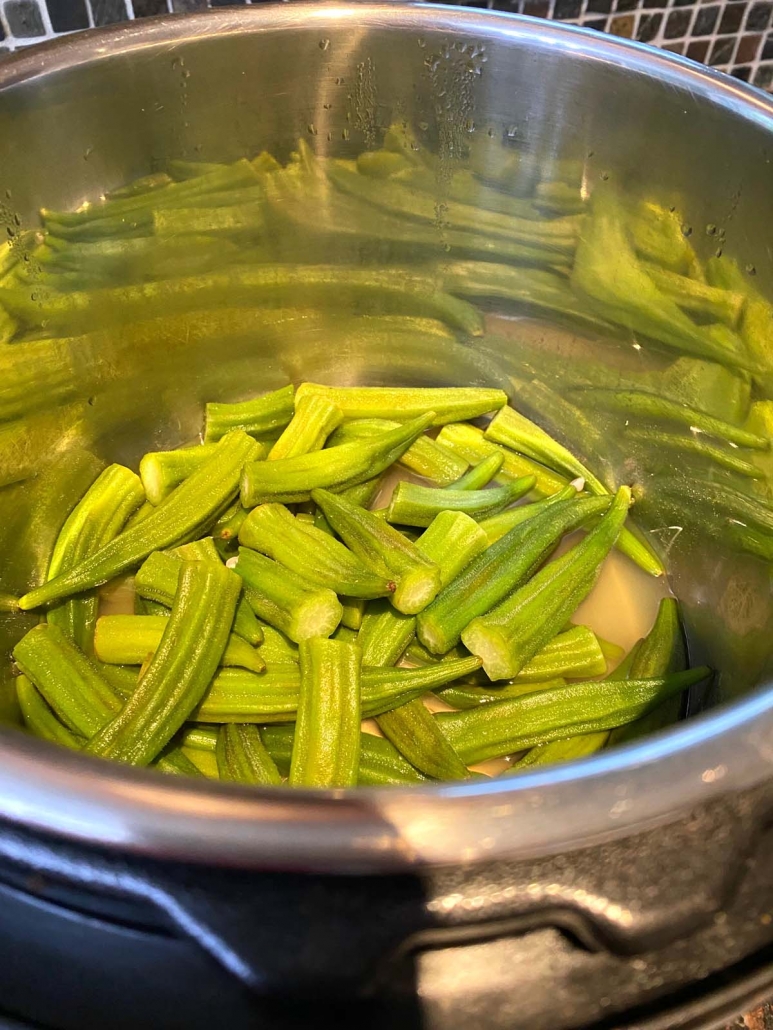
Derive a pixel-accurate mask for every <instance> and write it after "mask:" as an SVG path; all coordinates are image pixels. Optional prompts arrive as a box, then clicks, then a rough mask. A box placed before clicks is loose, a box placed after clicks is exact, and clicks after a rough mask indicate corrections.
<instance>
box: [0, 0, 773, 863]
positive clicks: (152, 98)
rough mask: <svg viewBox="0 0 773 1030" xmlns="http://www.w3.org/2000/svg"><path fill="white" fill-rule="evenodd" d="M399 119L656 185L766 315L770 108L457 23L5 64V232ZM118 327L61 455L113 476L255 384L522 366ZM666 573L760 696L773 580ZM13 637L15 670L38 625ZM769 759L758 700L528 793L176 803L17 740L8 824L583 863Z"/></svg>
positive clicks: (234, 793)
mask: <svg viewBox="0 0 773 1030" xmlns="http://www.w3.org/2000/svg"><path fill="white" fill-rule="evenodd" d="M394 117H406V118H410V119H411V120H412V121H413V122H416V123H418V124H426V125H427V134H428V139H429V140H430V142H432V143H434V142H438V141H439V146H440V148H441V150H442V149H443V148H445V152H446V153H447V154H449V155H451V156H452V157H453V155H454V153H455V152H456V151H458V150H459V148H460V147H461V143H462V141H463V140H464V139H467V138H469V137H470V136H471V135H472V134H473V133H474V134H477V137H476V138H482V139H484V140H485V138H486V136H487V135H490V137H491V138H497V137H499V138H501V137H502V135H505V136H507V137H508V138H511V139H515V140H517V142H518V143H519V144H520V146H521V147H522V148H523V149H524V150H525V151H526V152H527V153H528V154H530V155H533V156H534V157H536V158H538V159H539V161H540V162H541V163H542V164H543V165H544V166H549V165H550V164H551V162H554V161H557V160H561V159H565V158H571V159H580V160H582V161H583V163H584V168H585V173H584V174H585V176H586V179H587V181H588V182H589V183H590V184H591V187H592V184H593V182H595V181H601V180H604V181H606V180H608V179H609V178H610V177H613V178H614V179H616V180H617V181H619V182H620V183H621V184H622V185H624V187H625V189H626V190H630V191H632V192H643V191H647V190H649V189H651V188H652V187H653V184H656V185H657V191H658V197H659V198H660V199H661V200H665V199H666V198H668V199H669V200H670V202H671V203H673V204H675V205H676V206H677V207H678V209H679V210H680V211H682V212H684V216H685V218H686V219H687V220H688V221H689V224H690V225H691V226H693V227H694V236H695V239H696V241H697V243H696V245H697V246H698V247H699V249H700V250H701V251H702V253H703V255H704V256H708V255H709V254H710V253H712V252H713V250H714V249H715V248H716V246H717V241H716V239H715V238H714V234H713V233H708V232H706V231H704V230H705V228H706V227H710V226H715V227H716V226H720V227H721V228H722V229H723V233H722V236H723V241H724V242H723V246H724V247H726V248H727V249H728V251H729V252H732V253H734V254H737V255H738V257H739V259H741V260H742V261H743V262H744V263H748V264H749V265H753V266H754V267H755V269H756V272H757V283H758V284H759V287H760V289H762V290H764V291H766V292H767V293H768V295H771V294H773V252H771V250H770V248H769V245H768V243H767V239H766V234H765V233H764V232H763V231H761V229H762V228H763V227H765V226H768V225H770V224H771V223H772V222H773V194H772V193H771V191H770V189H769V176H770V160H771V154H772V153H773V104H772V103H771V102H770V100H769V99H768V98H766V97H764V96H762V95H761V94H757V93H756V92H754V91H751V90H749V89H747V88H746V87H743V86H741V85H739V84H738V83H736V82H734V81H731V80H729V79H725V78H724V77H721V76H718V75H716V74H714V73H712V72H711V71H708V70H706V69H702V68H699V67H698V66H696V65H692V64H691V63H689V62H685V61H682V60H680V59H678V58H674V57H672V56H670V55H666V54H663V53H659V52H656V51H653V50H649V49H648V48H643V47H639V46H637V45H635V44H629V43H621V42H618V41H616V40H613V39H609V38H604V37H601V36H598V35H596V34H593V33H590V32H583V31H578V30H574V29H570V28H565V27H561V26H560V25H554V24H546V23H543V22H532V21H529V20H528V19H519V18H513V17H506V16H495V15H488V14H486V15H483V14H479V13H477V12H474V11H465V10H459V9H456V8H454V9H447V8H442V7H431V6H425V5H422V6H421V7H411V6H400V7H393V6H391V5H370V4H356V5H351V6H347V5H337V4H326V5H313V6H306V5H304V4H292V5H289V6H281V7H272V8H261V9H259V10H240V11H238V12H237V11H232V10H229V11H225V12H220V11H218V12H216V13H215V12H213V13H210V14H206V15H202V16H196V17H191V18H188V19H182V20H178V19H171V20H165V19H160V20H157V21H152V22H150V23H141V24H140V23H133V24H131V25H128V26H126V27H123V28H121V29H108V30H103V31H100V32H96V33H94V34H90V35H89V36H88V37H86V38H82V39H81V38H78V37H70V38H66V39H63V40H60V41H57V42H55V43H53V44H51V45H49V46H46V47H44V48H41V49H40V50H37V51H32V52H26V53H22V54H19V55H17V56H15V57H13V58H11V59H9V60H8V61H7V62H6V63H4V64H3V65H2V67H0V128H2V132H0V153H1V154H2V161H1V162H0V168H1V169H2V172H1V173H0V187H2V188H3V189H5V190H6V204H7V211H5V212H2V214H3V217H5V218H6V219H7V220H8V222H9V224H11V223H12V222H13V221H14V219H15V218H18V220H19V221H20V222H21V224H22V226H31V225H34V224H36V217H37V216H36V211H37V208H38V206H40V204H41V203H43V204H45V205H46V206H48V207H53V208H68V207H74V206H77V205H78V204H79V203H81V202H82V201H83V200H85V199H89V198H92V199H93V198H95V197H97V196H99V195H100V194H101V193H102V192H103V191H104V190H106V189H109V188H111V187H114V186H117V185H119V184H122V183H124V182H126V181H128V180H130V179H132V178H133V177H135V176H138V175H142V174H145V173H147V172H148V171H150V170H152V169H154V168H156V167H158V166H162V165H163V163H164V162H165V161H166V160H168V159H169V158H172V157H179V158H187V159H195V160H232V159H236V158H238V157H240V156H242V155H243V154H245V153H247V154H251V153H257V152H258V151H259V150H261V149H262V148H264V147H266V148H268V149H270V150H272V151H275V152H277V153H279V154H280V155H282V156H285V157H286V156H287V154H288V153H289V151H290V150H291V149H292V147H293V146H294V143H295V141H296V140H297V139H298V137H302V138H305V139H307V140H309V141H310V142H311V143H313V146H314V148H315V149H316V151H317V152H318V153H320V154H326V153H335V154H339V155H341V154H343V155H354V154H356V153H357V152H358V151H359V150H361V149H362V148H363V147H364V146H370V145H373V143H374V141H375V139H376V134H377V132H378V130H379V129H381V128H383V127H385V126H386V125H387V124H388V123H389V121H390V120H391V119H392V118H394ZM122 331H123V329H122V328H121V327H118V328H116V330H115V332H116V334H117V338H118V341H117V342H116V340H111V342H110V345H109V346H108V347H107V350H106V352H105V353H104V354H103V353H100V354H95V355H94V358H93V361H94V366H95V368H101V365H102V363H105V364H106V365H107V364H109V363H110V362H113V365H114V367H115V368H116V370H117V371H116V374H115V377H114V378H115V382H114V383H112V384H111V386H110V388H108V387H105V388H104V391H103V392H102V390H101V388H100V390H95V393H94V395H93V396H92V397H90V398H89V403H88V406H87V407H83V406H80V407H77V406H76V407H77V410H74V411H73V412H72V415H71V424H70V423H67V424H65V425H64V426H63V427H62V428H60V429H59V430H58V431H57V434H56V445H57V446H60V445H62V446H65V447H69V446H71V445H72V444H73V442H75V443H78V442H83V441H84V440H86V441H87V442H88V444H89V445H93V446H95V448H96V449H97V450H98V451H99V453H100V454H102V455H103V456H105V457H109V458H110V459H111V460H122V461H127V462H136V460H137V459H138V457H139V456H140V455H141V454H142V453H143V451H144V450H146V449H147V448H148V447H149V446H150V445H151V444H153V445H154V446H164V445H169V444H175V443H178V442H182V441H185V440H189V439H192V438H194V437H195V435H196V433H197V432H198V429H199V420H200V404H201V402H202V400H203V399H204V398H207V399H214V398H215V397H222V398H223V399H228V398H231V397H234V396H237V395H239V393H240V392H241V393H242V394H243V393H244V392H245V384H246V383H251V384H252V383H254V385H253V386H252V387H251V388H252V389H253V390H264V389H271V388H272V387H274V386H277V385H279V384H280V383H282V382H284V381H286V379H287V378H288V377H290V378H295V379H299V378H325V379H329V380H330V381H342V382H349V381H362V382H367V381H379V380H384V379H388V380H389V381H392V382H395V383H399V382H416V380H417V378H420V379H421V381H423V382H426V383H428V384H429V383H441V382H443V383H445V382H448V383H481V384H484V383H485V384H489V385H505V386H506V385H507V382H508V378H507V377H508V374H509V373H510V372H511V371H513V357H512V355H510V354H508V352H507V348H506V346H505V345H504V344H500V345H498V346H487V347H476V346H470V345H468V344H464V343H459V342H456V341H452V340H439V341H438V342H437V346H436V349H433V351H432V353H431V354H428V353H427V351H426V350H421V351H416V350H411V349H401V348H400V347H399V346H394V347H391V348H390V349H389V350H382V351H380V352H378V353H374V352H373V351H371V350H368V349H367V348H364V347H363V346H361V345H358V343H357V341H356V340H354V341H353V342H351V343H347V344H346V346H343V345H341V346H338V347H335V348H334V347H331V346H330V345H329V334H330V332H331V331H337V327H331V326H330V325H326V323H325V320H324V319H321V320H320V319H316V320H314V319H309V320H300V321H298V320H297V319H291V320H290V321H289V322H288V321H287V320H283V319H279V320H278V321H277V322H276V323H275V324H274V325H269V326H266V327H263V329H262V331H261V333H260V334H259V335H256V334H255V333H254V332H251V331H248V330H245V332H244V333H243V334H242V335H241V336H239V337H238V338H237V339H234V340H233V341H232V342H231V345H230V350H229V353H228V360H227V361H226V360H224V358H223V354H222V352H221V351H220V350H217V352H213V351H212V350H211V349H210V350H209V351H208V350H207V348H206V346H199V345H198V344H197V343H196V342H195V341H194V343H193V345H192V346H189V343H190V341H189V338H188V335H187V333H186V335H185V339H184V341H181V339H180V338H179V334H178V336H175V334H174V332H172V331H171V330H170V331H169V332H168V333H167V335H166V336H164V335H161V336H160V337H159V338H158V339H156V340H153V341H152V347H150V348H146V349H142V348H138V349H137V350H136V351H129V352H128V353H124V357H123V359H120V360H119V358H117V357H116V355H117V354H119V353H123V352H121V348H120V346H119V344H120V336H121V332H122ZM181 342H182V343H184V345H183V346H181V345H180V344H181ZM113 348H114V350H113ZM122 360H123V361H124V364H122V363H121V361H122ZM111 367H113V366H111ZM91 371H92V372H93V371H94V369H91ZM88 372H89V369H85V368H84V370H83V374H84V376H86V375H87V373H88ZM247 389H248V390H249V387H248V388H247ZM68 417H70V416H68ZM84 426H85V427H86V428H85V429H83V427H84ZM32 482H33V485H30V484H29V483H21V484H19V485H9V486H6V487H5V488H4V489H3V490H2V491H0V552H2V553H0V581H1V582H2V585H3V587H4V588H6V589H19V590H20V589H22V588H23V587H25V586H26V584H27V583H29V582H31V581H32V580H34V578H35V576H36V575H38V574H39V570H38V569H37V568H36V546H35V545H36V538H35V537H34V535H31V533H30V531H28V530H26V529H25V528H24V527H25V526H26V525H27V523H28V516H29V514H30V512H31V511H33V510H36V506H39V504H40V495H39V494H38V495H36V493H35V489H36V488H35V486H34V481H32ZM3 526H4V527H5V528H4V529H3V528H2V527H3ZM656 528H657V527H656ZM679 547H680V548H681V544H680V545H679ZM673 560H674V579H673V582H674V586H675V589H676V591H677V593H678V594H679V596H680V598H681V599H682V601H683V603H684V605H685V609H686V611H687V615H688V620H689V622H690V625H691V628H692V630H693V635H694V642H695V644H696V647H697V649H698V650H699V651H701V653H702V654H705V655H706V656H707V657H708V658H709V659H710V660H711V661H712V662H713V663H714V664H715V665H716V666H717V667H718V668H719V669H720V670H721V672H722V676H721V678H720V688H719V692H718V699H719V700H722V701H726V700H727V699H729V698H732V697H735V696H737V695H742V694H745V693H746V692H748V690H749V689H750V688H752V687H753V686H754V685H755V684H758V683H761V682H764V680H765V678H766V675H767V672H768V668H767V661H768V640H769V639H770V628H771V622H772V615H773V613H772V611H771V605H770V586H769V581H768V577H767V573H766V571H765V570H764V569H761V568H760V567H759V566H757V565H756V564H754V563H751V562H749V563H744V562H740V561H730V560H729V559H726V558H722V559H721V561H718V560H717V555H716V553H714V552H713V551H711V552H709V551H704V552H703V553H698V552H696V551H695V550H694V549H692V550H691V549H690V548H689V547H687V548H683V549H681V550H680V549H679V548H677V549H675V550H674V552H673ZM728 584H733V587H734V590H735V591H736V593H737V594H738V595H739V596H743V597H744V598H746V599H747V603H746V606H745V607H744V608H743V610H742V611H740V614H739V609H737V608H735V609H732V610H728V609H727V608H724V609H723V605H722V599H723V596H725V591H726V588H727V585H728ZM0 620H3V621H0V641H2V645H3V650H4V651H5V650H7V648H8V647H9V646H10V644H11V643H12V642H13V640H14V639H15V638H16V637H18V635H19V634H20V632H21V631H22V629H23V627H22V626H21V625H20V623H19V621H17V620H15V619H12V618H10V617H6V618H3V617H2V616H0ZM6 696H7V695H6ZM6 707H10V705H9V704H6ZM771 762H773V697H772V696H771V694H770V693H769V692H768V691H767V690H758V691H757V692H756V693H753V694H751V695H750V696H748V697H745V698H743V699H742V700H740V701H736V702H735V703H734V704H732V705H725V706H721V707H719V708H718V709H717V710H715V711H712V712H708V713H706V714H703V715H700V716H698V717H696V718H695V719H693V720H690V721H689V722H688V723H687V724H683V725H681V726H679V727H677V728H675V729H673V730H671V731H669V732H668V733H664V734H661V735H659V736H657V737H654V738H652V739H651V740H648V741H646V742H644V743H642V744H639V745H638V746H630V747H627V748H621V749H619V750H616V751H611V752H609V753H604V754H601V755H600V756H599V757H597V758H594V759H592V760H588V761H586V762H583V763H581V764H575V765H571V766H567V767H557V768H554V769H548V770H546V771H545V772H542V773H532V774H528V775H524V776H522V777H521V778H519V779H518V780H517V781H516V780H509V781H507V782H501V783H495V782H494V783H490V784H485V785H483V786H481V785H475V786H464V787H450V786H438V787H434V788H427V789H420V790H411V791H402V790H399V789H389V790H383V791H365V790H362V791H358V792H356V793H349V794H345V793H344V794H341V795H340V796H333V795H321V794H314V795H311V794H304V793H289V792H288V793H285V792H281V793H280V792H276V793H272V792H266V793H261V792H258V791H242V790H239V789H237V788H229V787H220V786H214V785H209V784H207V785H204V786H201V785H199V784H196V783H193V782H189V783H188V782H186V783H181V782H178V781H174V782H171V781H169V780H167V779H164V778H161V777H157V776H154V775H150V774H146V773H143V772H138V771H135V770H131V769H124V768H119V767H115V766H108V765H106V764H102V763H96V762H92V761H89V760H87V759H82V758H79V757H77V756H75V755H72V754H69V753H66V752H64V751H59V750H57V749H54V748H52V747H49V746H47V745H45V744H41V743H37V742H35V741H33V740H31V739H28V738H25V737H22V736H21V735H20V734H18V733H15V732H13V731H6V732H4V733H3V735H2V739H1V742H0V816H3V817H6V818H10V819H13V820H18V821H21V822H23V823H25V824H27V825H30V826H33V827H38V828H41V829H46V830H50V831H54V832H57V833H61V834H64V835H67V836H72V837H76V838H79V839H83V840H89V841H98V842H101V843H104V844H107V845H111V846H119V847H122V848H127V849H130V850H136V851H140V852H146V853H152V854H156V855H170V856H172V855H173V856H175V857H180V858H184V859H190V860H196V861H215V862H222V863H232V864H240V865H241V864H243V865H254V866H264V867H265V866H270V867H273V868H280V867H283V866H288V867H291V868H294V869H298V868H299V867H300V868H304V869H328V870H329V869H340V870H351V871H362V870H368V869H386V868H401V867H408V866H418V865H421V864H426V863H443V862H454V861H459V860H464V861H474V860H476V859H480V858H484V857H485V858H494V857H497V856H503V855H526V854H537V853H544V852H550V851H558V850H562V849H568V848H571V847H575V846H578V845H580V844H583V843H589V842H591V841H598V840H601V839H604V838H607V837H610V836H615V835H617V834H621V833H626V832H630V831H631V830H633V829H634V828H638V827H643V826H649V825H653V824H654V823H657V822H658V821H667V820H669V819H672V818H675V817H676V816H677V815H678V814H680V813H681V812H683V811H684V810H685V809H687V808H689V807H690V806H692V805H694V804H696V803H698V802H699V801H701V800H703V799H705V798H707V797H709V796H711V795H713V794H716V793H717V792H724V791H732V790H741V789H744V788H747V787H749V786H751V785H753V784H755V783H758V782H760V781H761V780H763V779H767V778H769V777H770V775H771V771H772V770H771Z"/></svg>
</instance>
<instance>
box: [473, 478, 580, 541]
mask: <svg viewBox="0 0 773 1030" xmlns="http://www.w3.org/2000/svg"><path fill="white" fill-rule="evenodd" d="M579 492H580V491H579V490H578V489H577V487H576V486H574V485H573V484H572V483H570V484H569V486H565V487H564V488H563V490H558V491H557V492H556V493H554V494H553V496H552V497H546V498H545V499H544V500H543V501H532V502H531V503H530V504H520V505H518V506H517V507H515V508H507V509H506V510H505V511H500V512H499V514H497V515H489V516H488V518H485V519H481V520H480V522H479V523H478V525H479V526H480V528H481V529H482V530H483V532H484V533H485V534H486V536H487V537H488V542H489V544H495V543H496V542H497V540H501V539H502V537H503V536H504V535H505V533H509V532H510V530H511V529H514V528H515V527H516V526H520V525H521V524H522V523H524V522H528V521H529V520H530V519H533V518H534V517H535V516H536V515H539V514H540V513H541V512H543V511H544V510H545V508H547V507H549V506H550V505H551V504H555V503H556V502H557V501H573V500H575V499H576V497H577V494H578V493H579Z"/></svg>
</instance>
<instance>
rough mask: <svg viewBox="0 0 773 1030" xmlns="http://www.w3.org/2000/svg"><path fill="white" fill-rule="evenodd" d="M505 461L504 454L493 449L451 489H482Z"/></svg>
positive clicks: (452, 485)
mask: <svg viewBox="0 0 773 1030" xmlns="http://www.w3.org/2000/svg"><path fill="white" fill-rule="evenodd" d="M500 410H504V409H500ZM504 463H505V456H504V454H503V453H501V452H498V451H492V452H491V454H489V455H487V456H486V457H485V458H482V459H481V460H480V461H479V462H478V463H477V465H473V467H472V468H471V469H470V470H469V471H468V472H465V473H464V475H463V476H460V477H459V478H458V479H457V480H456V482H454V483H453V484H451V489H453V490H482V489H483V487H484V486H488V484H489V483H490V482H491V480H492V479H493V478H494V477H495V476H496V474H497V473H498V472H499V471H500V469H501V468H502V466H503V465H504Z"/></svg>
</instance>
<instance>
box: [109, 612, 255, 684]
mask: <svg viewBox="0 0 773 1030" xmlns="http://www.w3.org/2000/svg"><path fill="white" fill-rule="evenodd" d="M168 623H169V618H168V616H163V615H161V616H159V615H103V616H102V617H101V618H100V619H98V620H97V629H96V633H95V634H94V653H95V654H96V656H97V658H98V659H99V661H101V662H105V663H107V664H108V665H141V664H142V663H143V662H144V661H145V659H146V658H147V657H148V655H150V654H155V652H156V651H157V650H158V647H159V644H160V643H161V638H162V637H163V635H164V631H165V630H166V628H167V625H168ZM222 664H223V665H228V666H231V665H234V666H238V667H240V668H242V669H250V670H251V671H252V672H263V670H264V669H265V667H266V663H265V662H264V660H263V658H262V657H261V654H260V652H259V651H258V650H257V649H256V648H254V647H251V646H250V645H249V644H248V643H247V641H246V640H243V639H242V638H241V637H238V636H236V634H235V633H232V634H231V635H230V637H229V638H228V643H227V644H226V648H225V651H224V652H223V657H222Z"/></svg>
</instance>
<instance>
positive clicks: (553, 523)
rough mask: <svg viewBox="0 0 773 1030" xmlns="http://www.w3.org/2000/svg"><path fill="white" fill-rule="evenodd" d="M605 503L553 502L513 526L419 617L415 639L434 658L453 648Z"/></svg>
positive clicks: (598, 499)
mask: <svg viewBox="0 0 773 1030" xmlns="http://www.w3.org/2000/svg"><path fill="white" fill-rule="evenodd" d="M609 504H610V502H609V499H607V498H603V497H592V498H591V497H588V498H582V499H578V500H575V501H559V502H556V503H555V504H551V505H550V506H549V507H547V508H545V509H544V510H543V511H542V512H541V513H540V514H539V515H536V516H535V517H534V518H533V519H531V520H530V521H529V522H524V523H523V524H521V525H520V526H515V527H514V528H513V529H511V530H510V532H509V533H507V534H506V535H505V536H503V537H502V538H501V539H500V540H498V541H497V542H496V543H494V544H492V545H491V546H490V547H489V548H488V549H487V550H486V551H484V552H483V553H482V554H480V555H479V556H478V557H477V558H475V559H474V560H473V561H472V562H471V563H470V564H469V565H468V566H467V568H466V569H465V570H464V571H463V572H462V573H461V575H459V576H458V577H457V578H456V579H455V580H453V581H452V582H451V583H449V584H448V586H446V587H444V588H443V590H441V592H440V594H439V595H438V596H437V598H436V599H435V601H434V602H433V603H432V604H431V605H430V606H429V607H428V608H426V609H425V610H424V611H423V612H422V613H421V615H420V617H419V619H418V622H417V632H418V636H419V640H420V641H421V642H422V644H424V645H425V646H426V647H428V648H429V650H430V651H432V652H433V653H435V654H444V653H445V652H446V651H448V650H449V649H450V648H452V647H454V645H455V644H458V643H459V640H460V639H461V636H462V631H463V630H464V629H465V628H466V627H467V626H469V625H470V624H471V623H472V621H473V620H474V619H476V618H477V617H478V616H481V615H484V614H485V613H486V612H488V611H490V610H491V609H492V608H495V607H496V606H497V605H498V604H500V602H502V601H504V599H505V598H506V597H507V595H508V594H509V593H510V592H511V591H513V590H515V589H517V588H518V587H519V586H520V585H521V584H522V583H524V582H525V581H526V580H527V579H528V578H529V576H531V575H532V573H534V571H535V570H536V569H537V568H539V566H540V565H541V564H542V562H543V561H544V560H545V558H546V557H547V556H548V555H549V554H550V552H551V551H552V550H553V549H554V548H555V547H557V546H558V544H559V543H560V541H561V539H562V537H563V535H564V534H565V533H568V532H570V531H571V530H574V529H577V528H578V527H580V526H581V525H583V523H585V522H587V521H588V519H590V518H593V517H594V516H597V515H599V514H603V513H604V512H605V511H607V509H608V508H609ZM564 621H566V620H564ZM559 628H560V626H559ZM553 635H554V634H549V635H548V637H546V638H545V640H544V641H543V643H547V641H548V640H549V639H550V637H551V636H553Z"/></svg>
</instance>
